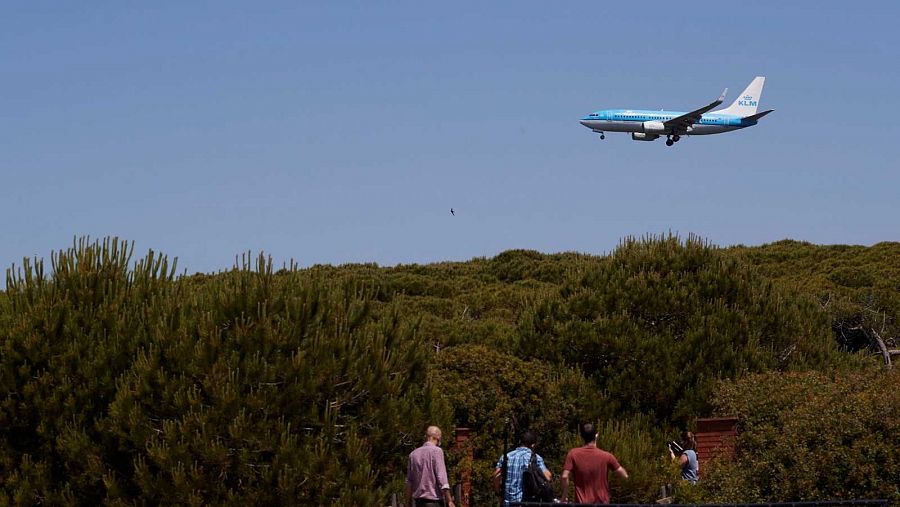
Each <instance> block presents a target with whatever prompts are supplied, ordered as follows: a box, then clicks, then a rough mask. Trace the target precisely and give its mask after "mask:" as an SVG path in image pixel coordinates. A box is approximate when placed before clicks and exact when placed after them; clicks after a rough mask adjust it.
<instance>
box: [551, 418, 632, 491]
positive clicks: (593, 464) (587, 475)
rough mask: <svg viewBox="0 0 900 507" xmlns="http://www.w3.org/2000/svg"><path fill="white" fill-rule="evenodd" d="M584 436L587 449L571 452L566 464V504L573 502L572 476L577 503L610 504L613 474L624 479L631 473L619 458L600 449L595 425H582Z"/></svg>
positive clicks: (564, 487) (564, 474)
mask: <svg viewBox="0 0 900 507" xmlns="http://www.w3.org/2000/svg"><path fill="white" fill-rule="evenodd" d="M580 433H581V439H582V440H584V446H582V447H576V448H574V449H572V450H570V451H569V454H568V455H566V463H565V465H563V473H562V477H561V480H560V482H561V483H562V501H563V502H568V501H569V477H572V479H573V480H574V482H575V501H576V502H577V503H609V479H608V474H609V472H615V473H616V474H617V475H619V476H620V477H622V478H623V479H627V478H628V472H627V471H625V468H623V467H622V465H620V464H619V461H618V460H617V459H616V457H615V456H613V455H612V454H610V453H608V452H606V451H604V450H602V449H600V448H598V447H597V430H596V428H594V425H593V424H591V423H587V424H582V425H581V428H580Z"/></svg>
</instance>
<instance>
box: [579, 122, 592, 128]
mask: <svg viewBox="0 0 900 507" xmlns="http://www.w3.org/2000/svg"><path fill="white" fill-rule="evenodd" d="M578 123H580V124H582V125H584V126H585V127H588V128H590V127H591V125H590V124H589V123H588V121H587V120H579V121H578Z"/></svg>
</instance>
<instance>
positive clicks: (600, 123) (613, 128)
mask: <svg viewBox="0 0 900 507" xmlns="http://www.w3.org/2000/svg"><path fill="white" fill-rule="evenodd" d="M684 114H685V113H683V112H677V111H648V110H639V109H606V110H603V111H597V112H596V113H591V114H589V115H587V116H585V117H584V118H582V119H581V121H580V123H581V124H582V125H584V126H585V127H587V128H589V129H591V130H593V131H595V132H642V133H646V134H658V135H670V134H674V133H675V132H673V131H672V129H667V128H665V127H664V126H662V125H661V124H662V123H664V122H666V121H668V120H671V119H673V118H677V117H679V116H682V115H684ZM756 123H757V121H756V120H750V119H746V118H741V117H740V116H732V115H721V114H704V115H702V117H701V119H700V121H699V122H697V123H693V124H691V126H690V127H688V128H687V129H686V130H687V132H684V133H683V134H686V135H691V136H702V135H708V134H721V133H723V132H730V131H732V130H738V129H742V128H746V127H750V126H753V125H756Z"/></svg>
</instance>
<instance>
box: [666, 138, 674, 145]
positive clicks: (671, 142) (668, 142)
mask: <svg viewBox="0 0 900 507" xmlns="http://www.w3.org/2000/svg"><path fill="white" fill-rule="evenodd" d="M673 144H675V141H673V140H672V138H671V137H670V138H668V139H666V146H672V145H673Z"/></svg>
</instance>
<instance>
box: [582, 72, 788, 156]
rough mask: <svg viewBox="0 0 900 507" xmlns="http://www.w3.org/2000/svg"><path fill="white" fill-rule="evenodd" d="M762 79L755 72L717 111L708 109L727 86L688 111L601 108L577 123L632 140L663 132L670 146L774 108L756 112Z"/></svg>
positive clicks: (746, 123) (752, 120) (751, 120)
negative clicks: (615, 133)
mask: <svg viewBox="0 0 900 507" xmlns="http://www.w3.org/2000/svg"><path fill="white" fill-rule="evenodd" d="M765 82H766V78H765V77H764V76H757V77H756V78H755V79H754V80H753V81H752V82H751V83H750V86H748V87H747V89H746V90H744V93H742V94H740V96H739V97H738V98H737V100H735V101H734V102H733V103H732V104H731V105H730V106H728V107H726V108H725V109H719V110H718V111H712V109H713V108H715V107H718V106H719V105H721V104H722V101H724V100H725V94H726V93H727V92H728V88H725V91H724V92H722V95H720V96H719V98H718V99H716V100H714V101H713V102H711V103H709V104H707V105H705V106H703V107H701V108H700V109H696V110H694V111H691V112H690V113H681V112H675V111H648V110H646V109H605V110H603V111H597V112H596V113H591V114H589V115H587V116H585V117H584V118H582V119H581V124H582V125H584V126H585V127H587V128H589V129H591V130H593V131H594V132H596V133H598V134H600V139H606V136H605V135H604V132H631V138H632V139H634V140H635V141H655V140H657V139H659V136H666V146H672V145H673V144H675V143H677V142H678V141H679V140H680V139H681V136H702V135H707V134H721V133H723V132H731V131H732V130H739V129H742V128H747V127H752V126H753V125H756V123H757V122H758V121H759V119H760V118H762V117H763V116H765V115H767V114H769V113H771V112H772V111H774V109H769V110H767V111H763V112H761V113H757V112H756V106H757V104H759V98H760V95H762V89H763V83H765Z"/></svg>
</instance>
